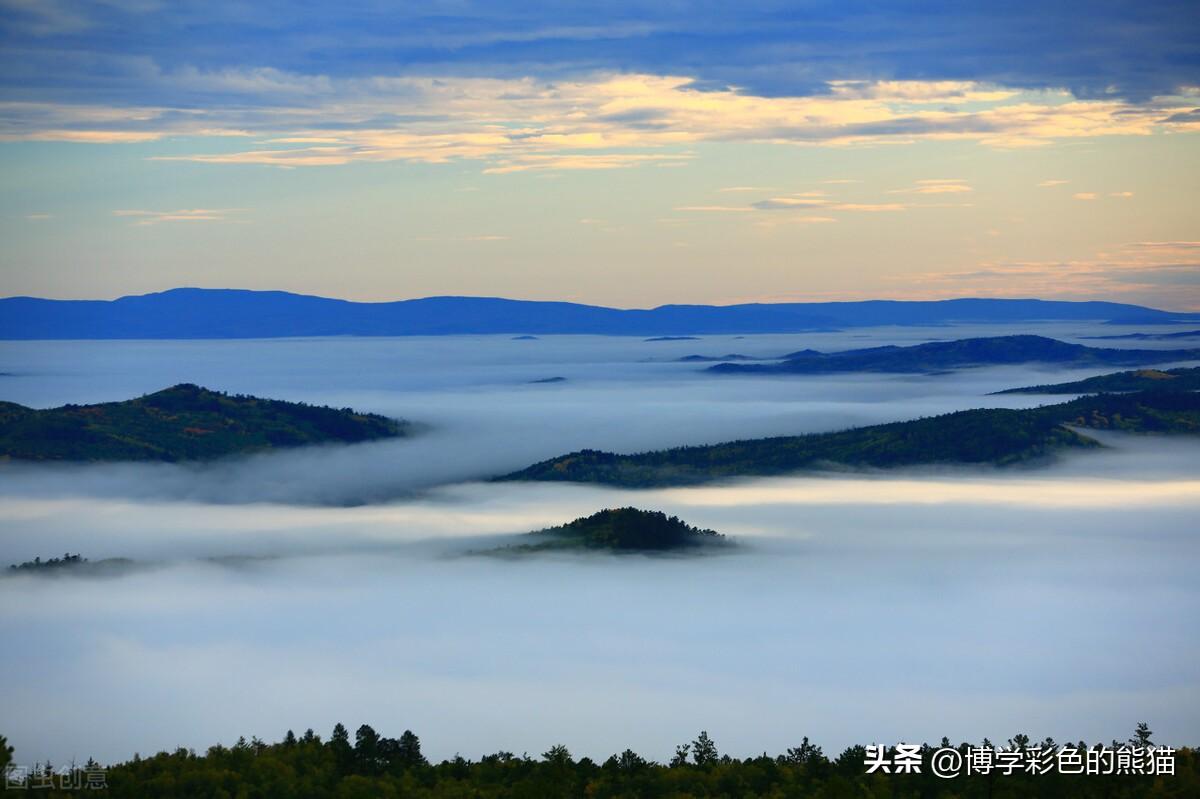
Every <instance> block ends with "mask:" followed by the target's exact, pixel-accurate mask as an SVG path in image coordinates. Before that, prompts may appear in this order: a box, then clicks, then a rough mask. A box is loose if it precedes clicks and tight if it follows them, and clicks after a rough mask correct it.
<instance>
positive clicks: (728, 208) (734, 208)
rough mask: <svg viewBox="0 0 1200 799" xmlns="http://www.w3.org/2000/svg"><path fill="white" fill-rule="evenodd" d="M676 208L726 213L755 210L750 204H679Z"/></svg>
mask: <svg viewBox="0 0 1200 799" xmlns="http://www.w3.org/2000/svg"><path fill="white" fill-rule="evenodd" d="M675 210H676V211H700V212H703V213H725V214H744V213H753V212H754V209H753V208H752V207H750V206H748V205H680V206H677V207H676V208H675Z"/></svg>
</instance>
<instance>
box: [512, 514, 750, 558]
mask: <svg viewBox="0 0 1200 799" xmlns="http://www.w3.org/2000/svg"><path fill="white" fill-rule="evenodd" d="M523 538H524V539H525V541H528V543H525V542H522V543H520V544H512V545H510V546H506V547H500V548H499V549H493V550H489V551H488V554H500V555H522V554H528V553H534V552H556V551H570V550H599V551H605V552H673V551H681V550H695V549H697V548H700V547H711V546H720V545H729V540H728V539H727V538H725V536H723V535H721V534H720V533H718V532H716V531H715V530H704V529H701V528H699V527H693V526H692V525H690V524H688V523H687V522H685V521H683V520H682V519H680V518H679V517H677V516H667V514H665V513H663V512H662V511H650V510H641V509H640V508H605V509H604V510H601V511H597V512H596V513H593V514H592V515H591V516H584V517H581V518H578V519H575V520H574V521H571V522H567V523H566V524H560V525H558V526H556V527H547V528H546V529H544V530H537V531H536V532H532V533H527V534H526V535H525V536H523Z"/></svg>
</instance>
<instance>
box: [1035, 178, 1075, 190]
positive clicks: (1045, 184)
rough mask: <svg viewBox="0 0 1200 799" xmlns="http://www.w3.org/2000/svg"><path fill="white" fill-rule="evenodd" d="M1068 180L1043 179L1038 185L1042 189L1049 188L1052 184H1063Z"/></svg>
mask: <svg viewBox="0 0 1200 799" xmlns="http://www.w3.org/2000/svg"><path fill="white" fill-rule="evenodd" d="M1070 182H1071V181H1069V180H1043V181H1042V182H1041V183H1039V184H1038V186H1039V187H1040V188H1043V189H1049V188H1053V187H1054V186H1063V185H1066V184H1067V183H1070Z"/></svg>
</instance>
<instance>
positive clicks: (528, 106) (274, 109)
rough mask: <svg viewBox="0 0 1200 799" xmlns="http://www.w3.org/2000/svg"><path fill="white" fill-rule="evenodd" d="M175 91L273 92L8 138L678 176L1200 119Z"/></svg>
mask: <svg viewBox="0 0 1200 799" xmlns="http://www.w3.org/2000/svg"><path fill="white" fill-rule="evenodd" d="M162 80H163V81H164V85H165V86H175V85H177V84H179V85H185V86H189V87H193V88H194V87H196V86H207V85H209V84H213V85H217V86H220V87H225V88H229V87H230V86H234V87H237V86H243V87H245V86H253V87H259V88H262V89H264V90H265V89H268V88H269V89H270V90H271V94H272V97H273V102H272V104H270V105H265V104H260V105H253V104H252V105H236V104H231V105H229V106H212V107H204V108H186V109H184V108H172V107H154V106H146V107H139V108H110V107H105V106H98V105H87V104H49V103H19V102H10V103H4V104H0V139H8V140H13V139H52V140H68V141H70V140H75V141H89V142H144V141H148V140H153V139H156V138H161V137H163V136H173V135H188V136H211V135H222V136H245V135H256V136H262V137H264V138H262V139H261V140H260V141H259V142H258V143H257V144H256V146H255V147H253V148H248V149H245V150H239V151H235V152H221V153H211V152H209V153H194V154H185V155H178V156H169V157H163V160H190V161H197V162H201V163H212V164H269V165H276V166H297V167H300V166H330V165H338V164H346V163H349V162H352V161H417V162H426V163H445V162H449V161H454V160H462V159H476V160H483V161H486V162H488V163H486V164H485V165H484V171H486V172H489V173H492V174H504V173H509V172H519V171H527V170H568V169H614V168H624V167H631V166H638V165H641V164H644V163H652V164H654V165H657V166H670V165H675V164H680V163H684V162H686V159H687V156H685V155H681V154H679V153H677V152H674V153H672V152H661V151H663V150H669V149H670V148H675V149H678V148H680V147H686V146H688V145H692V144H696V143H700V142H712V141H721V142H729V141H740V142H763V143H774V144H783V145H799V146H839V147H841V146H852V145H871V144H882V143H909V142H915V141H924V140H967V141H976V142H979V143H981V144H985V145H989V146H996V147H1005V148H1007V147H1026V146H1037V145H1042V144H1047V143H1050V142H1053V141H1057V140H1061V139H1067V138H1078V137H1089V138H1090V137H1097V136H1108V135H1150V134H1152V133H1154V132H1156V131H1159V130H1192V129H1200V121H1195V120H1191V119H1190V118H1181V117H1179V116H1178V112H1179V111H1180V110H1181V109H1183V108H1185V107H1190V104H1191V100H1190V99H1189V98H1184V97H1178V98H1157V99H1156V100H1154V101H1152V102H1145V103H1140V104H1133V103H1131V102H1129V101H1125V100H1120V99H1113V98H1105V99H1078V98H1075V97H1073V96H1071V95H1070V94H1069V93H1066V92H1061V91H1042V92H1025V93H1015V92H1013V91H1010V90H1001V89H998V88H996V87H994V86H989V85H984V84H974V83H960V82H954V83H946V82H944V81H943V82H939V81H932V82H929V81H899V82H897V81H885V82H877V83H863V82H854V83H847V82H844V81H843V82H834V83H830V84H829V85H828V86H827V91H826V92H824V93H819V94H812V95H807V96H799V97H796V96H791V97H786V96H785V97H762V96H756V95H752V94H747V93H744V92H742V91H740V90H738V89H737V88H730V87H724V88H720V89H714V90H706V91H698V90H697V89H696V88H695V86H694V84H693V80H692V78H690V77H687V76H671V75H651V74H632V75H630V74H619V75H614V74H596V75H593V76H590V77H588V78H586V79H578V80H573V81H558V82H545V81H538V80H535V79H532V78H525V79H489V78H465V77H442V78H431V77H430V78H421V77H411V76H406V77H383V76H380V77H374V78H332V77H326V76H319V75H318V76H313V75H298V74H292V73H286V72H282V71H279V70H274V69H249V70H242V71H236V70H223V71H221V72H219V73H203V74H201V73H196V72H195V71H188V70H181V71H177V72H175V73H171V74H169V75H164V76H162ZM660 152H661V154H660ZM957 185H963V184H962V183H961V182H960V181H936V182H931V183H929V184H923V185H919V186H917V187H915V188H914V192H919V193H927V194H932V193H948V192H954V191H962V189H954V188H950V187H951V186H957ZM730 188H731V189H736V190H756V187H738V186H735V187H730Z"/></svg>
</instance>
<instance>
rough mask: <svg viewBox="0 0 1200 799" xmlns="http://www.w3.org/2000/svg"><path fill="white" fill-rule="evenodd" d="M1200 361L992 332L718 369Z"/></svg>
mask: <svg viewBox="0 0 1200 799" xmlns="http://www.w3.org/2000/svg"><path fill="white" fill-rule="evenodd" d="M1194 360H1200V348H1194V349H1179V350H1135V349H1114V348H1111V347H1087V346H1084V345H1082V344H1070V343H1068V342H1065V341H1058V340H1056V339H1052V338H1046V337H1045V336H1032V335H1022V336H991V337H987V338H964V339H958V340H955V341H930V342H927V343H925V344H915V345H913V346H909V347H897V346H887V347H870V348H867V349H858V350H846V351H843V352H818V351H817V350H801V351H799V352H793V353H790V354H788V355H784V356H783V357H782V359H781V360H779V361H778V362H776V363H766V364H759V363H753V364H750V363H719V364H717V365H716V366H710V367H709V368H708V369H707V370H706V371H709V372H715V373H718V374H743V373H745V374H833V373H838V372H901V373H903V372H937V371H942V370H945V369H960V368H963V367H970V366H993V365H1002V364H1021V363H1052V364H1056V365H1058V366H1073V367H1080V366H1143V365H1146V364H1154V363H1167V362H1169V361H1194Z"/></svg>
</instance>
